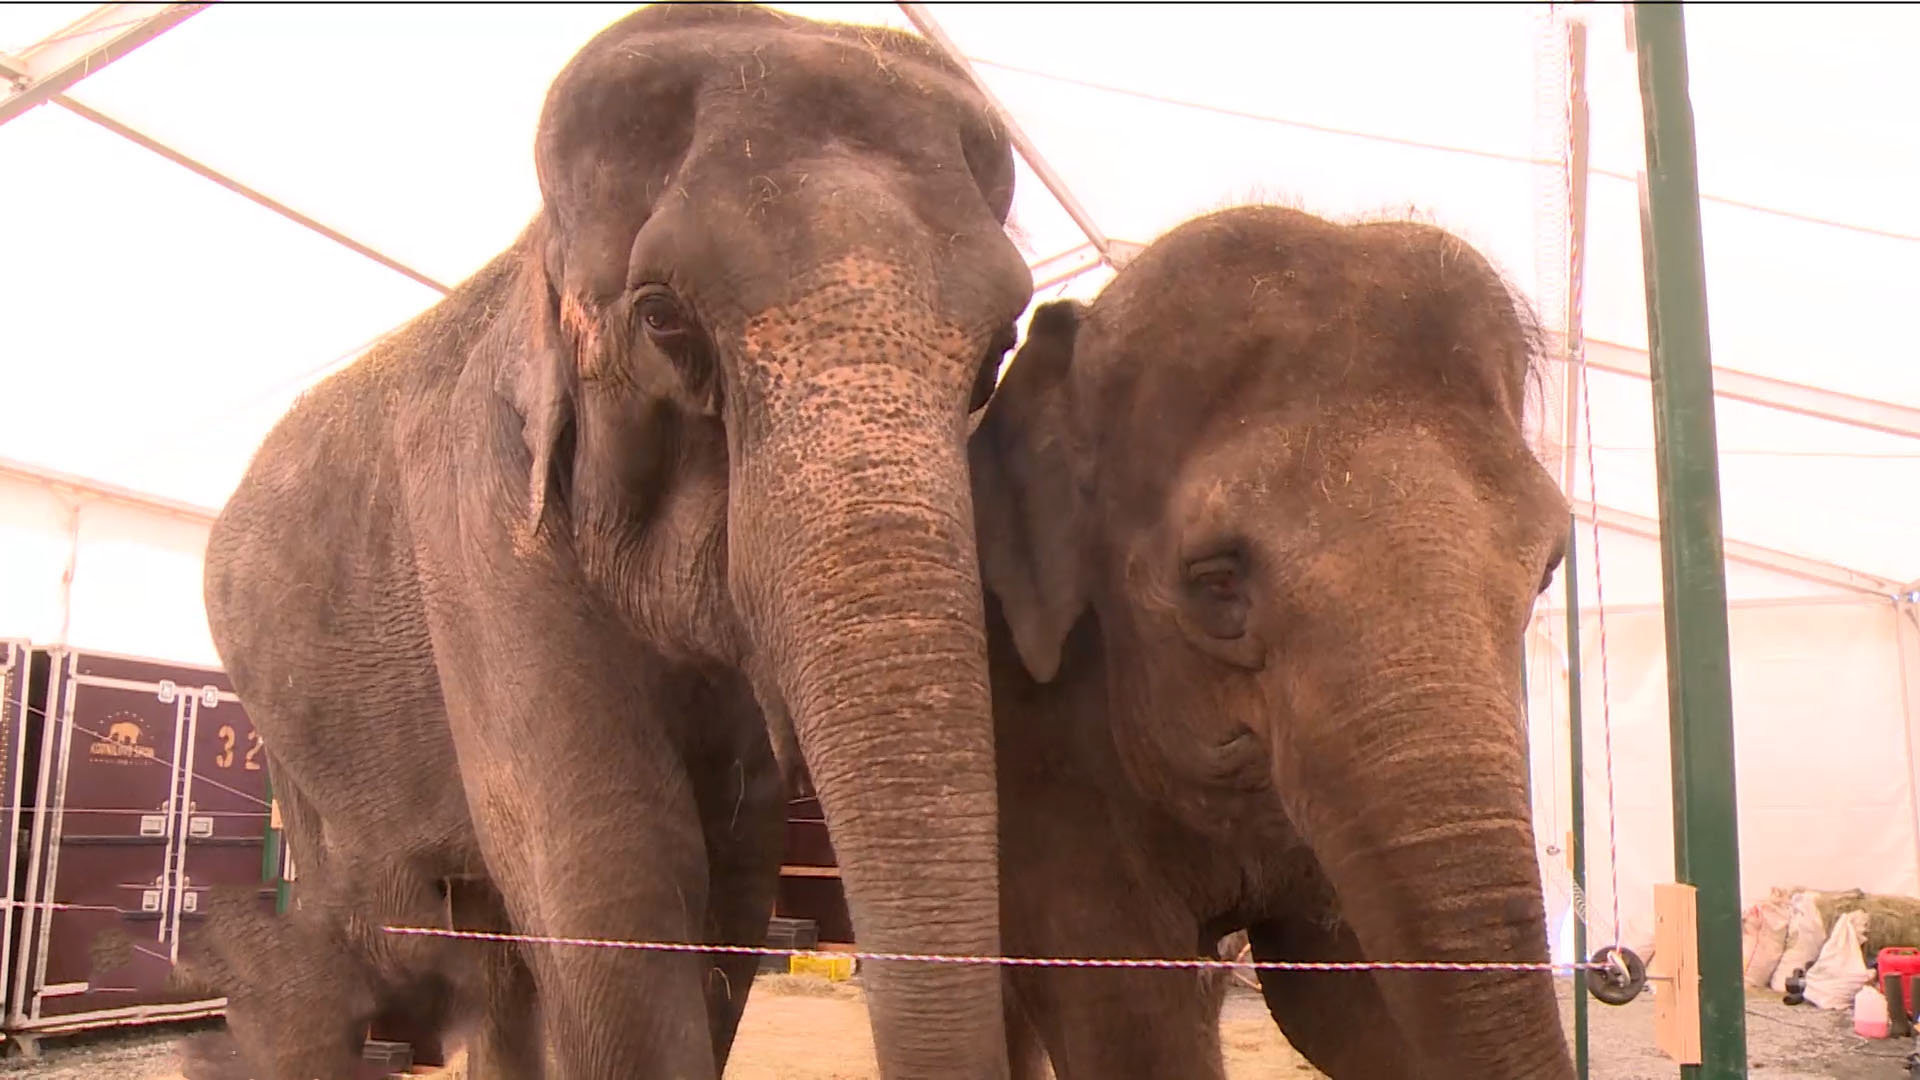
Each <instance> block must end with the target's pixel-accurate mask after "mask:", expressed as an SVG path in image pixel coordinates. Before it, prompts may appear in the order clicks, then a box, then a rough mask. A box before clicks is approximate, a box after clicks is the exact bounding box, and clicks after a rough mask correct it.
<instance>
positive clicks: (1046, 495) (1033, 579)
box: [969, 300, 1089, 683]
mask: <svg viewBox="0 0 1920 1080" xmlns="http://www.w3.org/2000/svg"><path fill="white" fill-rule="evenodd" d="M1084 311H1085V308H1084V306H1083V305H1081V304H1080V303H1078V302H1077V301H1073V300H1063V301H1057V302H1054V303H1051V304H1046V305H1043V306H1042V307H1040V308H1039V309H1038V310H1036V311H1035V312H1034V313H1033V318H1032V320H1031V321H1030V322H1029V323H1028V326H1027V341H1026V344H1024V345H1022V346H1021V347H1020V351H1019V352H1018V353H1016V354H1015V355H1014V358H1013V363H1012V366H1011V367H1009V368H1008V370H1007V374H1006V377H1005V378H1004V379H1002V380H1001V382H1000V387H999V389H998V390H996V391H995V392H994V396H993V400H992V402H991V403H990V404H989V405H988V406H987V416H986V418H985V419H984V420H982V421H981V424H980V429H979V431H977V432H976V433H975V435H974V437H973V440H972V443H971V445H970V447H969V455H970V457H971V468H972V472H973V505H974V517H975V522H976V525H977V528H978V530H979V535H980V574H981V577H982V579H983V580H984V582H985V584H986V587H987V588H988V589H990V590H992V592H993V594H994V596H995V597H996V598H997V599H998V600H999V601H1000V608H1001V611H1002V612H1003V613H1004V614H1005V616H1006V619H1007V624H1008V626H1009V628H1010V629H1011V630H1012V631H1013V640H1014V646H1015V648H1017V649H1018V650H1019V653H1020V661H1021V663H1023V664H1024V665H1026V669H1027V672H1028V673H1029V674H1030V675H1032V676H1033V677H1034V678H1035V679H1037V680H1039V681H1040V682H1043V683H1044V682H1050V681H1052V679H1053V677H1054V676H1055V675H1056V674H1058V672H1059V669H1060V651H1061V648H1062V647H1063V646H1064V644H1065V642H1066V638H1067V633H1068V631H1070V630H1072V629H1073V624H1074V622H1075V621H1076V620H1077V619H1078V618H1079V617H1080V612H1081V610H1082V609H1083V608H1085V607H1086V605H1087V601H1088V590H1087V587H1086V555H1085V550H1084V549H1085V540H1086V536H1087V528H1086V526H1087V519H1088V514H1089V510H1088V505H1087V497H1086V494H1085V489H1084V485H1083V484H1082V483H1081V479H1080V473H1081V467H1082V463H1081V461H1080V460H1079V457H1078V455H1077V454H1076V453H1075V452H1074V436H1073V433H1074V430H1075V424H1074V417H1073V415H1072V400H1071V397H1072V394H1071V388H1072V380H1071V379H1070V378H1069V376H1070V375H1071V372H1072V368H1073V349H1074V339H1075V337H1076V336H1077V335H1078V332H1079V328H1080V319H1081V316H1082V314H1083V313H1084Z"/></svg>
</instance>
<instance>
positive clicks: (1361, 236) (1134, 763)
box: [972, 207, 1571, 1078]
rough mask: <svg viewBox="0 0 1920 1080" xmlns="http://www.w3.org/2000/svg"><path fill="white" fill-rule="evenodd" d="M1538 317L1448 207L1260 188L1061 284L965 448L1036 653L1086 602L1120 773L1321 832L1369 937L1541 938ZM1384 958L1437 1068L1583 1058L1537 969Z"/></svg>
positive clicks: (1545, 546)
mask: <svg viewBox="0 0 1920 1080" xmlns="http://www.w3.org/2000/svg"><path fill="white" fill-rule="evenodd" d="M1536 342H1537V332H1536V331H1535V329H1534V327H1533V324H1532V322H1531V321H1530V319H1529V317H1528V315H1527V312H1526V308H1525V306H1524V304H1523V303H1522V302H1521V301H1520V300H1519V299H1517V298H1516V297H1515V295H1514V294H1513V293H1512V292H1511V291H1510V290H1509V288H1508V287H1507V286H1506V284H1505V283H1504V282H1503V281H1502V279H1501V278H1500V277H1499V275H1498V274H1497V273H1496V272H1495V271H1494V270H1493V268H1492V267H1491V266H1490V265H1489V264H1488V263H1487V262H1486V260H1485V259H1483V258H1482V257H1481V256H1480V255H1479V254H1478V253H1476V252H1475V251H1474V250H1473V249H1472V248H1470V247H1469V246H1468V245H1467V244H1465V243H1463V242H1462V241H1460V240H1459V239H1457V238H1455V237H1454V236H1451V235H1449V234H1447V233H1446V232H1443V231H1441V230H1439V229H1436V228H1432V227H1428V226H1424V225H1417V224H1408V223H1374V224H1363V225H1351V226H1348V225H1338V224H1333V223H1329V222H1326V221H1324V220H1321V219H1319V218H1315V217H1312V216H1310V215H1307V214H1303V213H1299V212H1296V211H1292V210H1286V209H1279V208H1273V207H1241V208H1236V209H1232V210H1226V211H1222V212H1219V213H1215V214H1212V215H1209V216H1206V217H1202V218H1198V219H1195V220H1193V221H1191V222H1188V223H1186V224H1184V225H1182V226H1180V227H1178V228H1176V229H1175V230H1173V231H1172V232H1170V233H1169V234H1167V235H1166V236H1164V237H1163V238H1161V239H1160V240H1159V241H1157V242H1156V243H1154V244H1153V245H1152V246H1150V247H1149V248H1148V249H1147V250H1146V251H1145V252H1144V253H1143V254H1141V255H1140V256H1139V257H1138V258H1137V259H1136V260H1135V261H1134V262H1133V263H1131V264H1129V265H1128V266H1127V267H1126V268H1125V269H1124V270H1123V271H1121V272H1120V274H1119V275H1118V276H1117V277H1116V278H1115V279H1114V281H1113V282H1112V283H1111V284H1110V285H1109V286H1108V287H1107V288H1106V290H1105V291H1104V292H1103V293H1102V294H1101V295H1100V296H1099V298H1098V299H1097V300H1096V301H1095V302H1094V303H1093V304H1092V305H1091V306H1082V305H1079V304H1076V303H1072V302H1066V303H1056V304H1050V305H1047V306H1045V307H1042V308H1041V309H1039V310H1038V311H1037V312H1036V313H1035V316H1034V318H1033V320H1032V324H1031V328H1030V330H1029V337H1028V341H1027V343H1026V344H1025V345H1024V346H1023V347H1022V349H1021V351H1020V353H1019V355H1018V356H1017V357H1016V359H1015V360H1014V362H1013V364H1012V365H1011V367H1010V368H1009V370H1008V373H1007V375H1006V377H1005V380H1004V381H1003V382H1002V384H1001V386H1000V389H999V390H998V392H997V393H996V395H995V398H994V402H993V404H992V406H991V407H990V408H989V410H988V414H987V416H986V418H985V419H984V421H983V422H982V424H981V427H980V431H979V434H978V436H977V437H976V440H975V443H974V446H973V450H972V453H973V467H974V472H975V502H976V507H977V510H978V513H979V519H980V529H981V541H980V543H981V564H982V567H983V573H984V575H985V577H986V581H987V585H988V588H989V589H990V591H991V592H992V593H993V595H994V596H995V598H996V600H997V601H998V604H999V607H1000V610H1001V611H1002V612H1003V613H1004V617H1005V621H1006V624H1007V627H1008V629H1009V632H1010V634H1011V637H1012V639H1013V643H1014V645H1015V646H1016V648H1017V650H1018V654H1019V656H1020V658H1021V660H1022V662H1023V663H1024V665H1025V666H1026V668H1027V669H1028V671H1029V672H1030V673H1031V675H1032V676H1033V677H1034V678H1036V679H1038V680H1040V681H1042V682H1047V681H1050V680H1053V679H1054V678H1055V677H1056V676H1057V675H1058V674H1059V670H1058V669H1059V667H1060V664H1061V657H1062V644H1063V641H1064V640H1065V639H1066V638H1067V636H1068V634H1069V631H1071V630H1073V629H1074V628H1075V627H1076V626H1077V625H1079V624H1081V622H1082V621H1083V620H1086V619H1093V620H1096V621H1097V626H1098V629H1099V639H1100V641H1101V642H1102V645H1101V648H1102V649H1103V650H1104V657H1105V663H1104V668H1105V671H1106V676H1105V678H1106V686H1107V693H1106V701H1107V702H1108V709H1109V716H1110V721H1109V722H1110V724H1111V727H1112V732H1113V737H1114V744H1115V747H1116V749H1117V750H1118V752H1119V755H1120V759H1121V763H1122V767H1123V768H1124V771H1125V773H1126V781H1127V782H1128V783H1130V784H1131V785H1132V786H1133V787H1134V788H1135V789H1136V790H1138V791H1139V792H1141V793H1142V794H1144V795H1145V796H1146V797H1148V798H1149V799H1151V800H1153V801H1154V802H1156V803H1157V804H1159V805H1161V806H1163V807H1165V808H1166V809H1168V810H1169V811H1170V812H1172V813H1173V814H1175V815H1176V816H1177V817H1178V818H1180V819H1181V820H1183V821H1184V822H1185V823H1186V824H1187V825H1188V826H1189V827H1191V828H1193V829H1196V830H1199V831H1201V832H1203V833H1206V834H1208V835H1209V836H1211V837H1214V838H1216V839H1221V840H1222V841H1223V842H1224V843H1227V844H1228V845H1237V847H1236V850H1242V851H1244V850H1246V849H1247V848H1249V847H1258V846H1259V845H1262V844H1267V845H1271V844H1273V843H1274V842H1275V841H1274V840H1273V838H1274V837H1275V836H1276V835H1286V836H1292V837H1297V838H1299V839H1301V840H1304V841H1305V843H1306V844H1307V845H1308V846H1309V847H1310V848H1311V850H1312V852H1313V854H1314V856H1315V857H1316V859H1317V860H1318V862H1319V864H1320V866H1321V868H1322V869H1323V871H1324V873H1325V875H1326V878H1327V880H1328V881H1329V882H1330V883H1331V884H1332V886H1333V887H1334V889H1335V891H1336V892H1337V894H1338V903H1339V906H1340V911H1341V914H1342V915H1343V916H1344V918H1345V919H1346V921H1347V922H1348V923H1349V924H1350V925H1351V927H1352V929H1353V930H1354V932H1355V934H1356V936H1357V938H1358V940H1359V943H1360V946H1361V948H1362V950H1363V952H1364V954H1365V955H1366V956H1367V957H1369V958H1370V959H1375V960H1399V961H1473V960H1499V961H1545V960H1546V959H1547V946H1546V938H1545V927H1544V923H1545V920H1544V914H1543V901H1542V897H1541V884H1540V878H1539V870H1538V865H1537V863H1536V860H1535V855H1534V846H1533V842H1532V831H1531V822H1530V818H1529V802H1528V798H1527V768H1528V765H1527V754H1526V747H1525V735H1524V729H1523V726H1522V724H1521V722H1520V716H1519V708H1520V686H1519V680H1520V678H1521V667H1522V665H1521V662H1520V658H1521V650H1522V635H1523V630H1524V624H1525V621H1526V619H1527V618H1528V615H1529V612H1530V609H1531V605H1532V602H1533V600H1534V599H1535V597H1536V596H1537V595H1538V593H1539V592H1540V591H1541V589H1542V588H1544V585H1545V582H1546V580H1547V579H1548V577H1549V575H1550V574H1551V573H1552V572H1553V570H1554V568H1555V566H1556V564H1557V562H1558V560H1559V559H1560V557H1561V554H1562V551H1563V545H1564V543H1565V542H1566V539H1567V505H1566V503H1565V501H1564V499H1563V498H1562V497H1561V495H1560V493H1559V491H1558V489H1557V488H1556V486H1555V485H1554V483H1553V482H1552V480H1551V478H1550V477H1549V476H1548V475H1547V473H1546V472H1545V470H1544V469H1543V468H1542V467H1541V466H1540V465H1539V464H1538V463H1537V461H1536V459H1535V458H1534V457H1533V456H1532V454H1531V452H1530V451H1529V449H1528V446H1527V443H1526V440H1525V438H1524V436H1523V433H1522V408H1523V400H1524V394H1525V391H1526V388H1527V385H1528V379H1529V377H1530V374H1531V365H1532V362H1533V358H1534V357H1535V356H1536V355H1537V349H1536ZM1255 854H1256V855H1259V854H1260V853H1259V852H1255ZM1268 854H1277V852H1268ZM1380 983H1381V989H1382V992H1383V993H1384V994H1385V995H1386V999H1387V1004H1388V1007H1389V1009H1390V1011H1391V1013H1392V1015H1393V1016H1394V1018H1395V1022H1396V1023H1397V1024H1398V1026H1400V1027H1401V1028H1402V1029H1403V1030H1404V1032H1405V1033H1406V1035H1407V1037H1408V1038H1409V1040H1410V1041H1411V1044H1412V1046H1413V1047H1414V1048H1416V1050H1417V1052H1418V1053H1419V1054H1420V1055H1421V1056H1422V1057H1423V1058H1424V1060H1425V1061H1426V1062H1427V1063H1428V1064H1429V1065H1430V1066H1431V1067H1433V1068H1435V1069H1436V1070H1437V1072H1435V1075H1463V1076H1464V1075H1474V1076H1480V1077H1516V1078H1517V1077H1530V1078H1533V1077H1550V1076H1570V1075H1571V1065H1570V1062H1569V1061H1568V1060H1567V1052H1566V1047H1565V1040H1564V1037H1563V1035H1562V1033H1561V1028H1560V1023H1559V1017H1558V1011H1557V1007H1556V1004H1555V995H1554V990H1553V986H1552V983H1551V977H1550V975H1549V974H1547V973H1546V972H1544V971H1537V972H1536V971H1528V972H1523V973H1519V974H1512V973H1503V972H1475V973H1460V974H1455V973H1418V974H1401V975H1393V976H1382V977H1381V978H1380Z"/></svg>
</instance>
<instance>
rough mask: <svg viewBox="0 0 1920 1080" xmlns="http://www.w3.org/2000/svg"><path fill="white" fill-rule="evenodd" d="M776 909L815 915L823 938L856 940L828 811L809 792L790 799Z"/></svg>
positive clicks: (809, 916)
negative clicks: (830, 829) (835, 853)
mask: <svg viewBox="0 0 1920 1080" xmlns="http://www.w3.org/2000/svg"><path fill="white" fill-rule="evenodd" d="M773 912H774V914H775V915H779V916H782V917H784V918H789V919H812V920H813V922H814V925H815V926H817V927H818V928H819V932H820V940H821V941H823V942H832V943H834V944H851V943H852V942H853V920H852V918H851V917H850V916H849V915H848V914H847V896H846V892H845V890H844V888H843V887H842V886H841V884H840V864H839V860H838V859H837V858H836V857H835V856H834V853H833V840H832V838H831V837H829V836H828V835H827V818H826V814H825V813H824V812H822V811H821V809H820V800H819V799H818V798H816V797H814V796H813V795H812V794H810V793H802V794H799V795H795V796H791V797H789V798H788V799H787V831H786V850H785V854H784V855H783V856H782V857H781V859H780V891H779V892H778V893H777V894H776V895H775V899H774V905H773Z"/></svg>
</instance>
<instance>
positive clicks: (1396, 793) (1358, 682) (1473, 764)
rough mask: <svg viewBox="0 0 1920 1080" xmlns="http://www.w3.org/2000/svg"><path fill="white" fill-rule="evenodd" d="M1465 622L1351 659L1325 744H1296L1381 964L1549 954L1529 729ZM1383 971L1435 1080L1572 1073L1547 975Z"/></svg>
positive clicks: (1348, 901) (1331, 707)
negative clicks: (1472, 644)
mask: <svg viewBox="0 0 1920 1080" xmlns="http://www.w3.org/2000/svg"><path fill="white" fill-rule="evenodd" d="M1453 610H1455V611H1457V610H1459V609H1458V608H1454V609H1453ZM1405 618H1406V616H1405V614H1404V611H1403V612H1402V613H1401V615H1400V616H1399V617H1398V619H1397V620H1395V621H1393V622H1388V623H1386V625H1399V626H1402V627H1404V625H1405ZM1469 621H1471V620H1469ZM1376 625H1378V624H1376ZM1459 629H1460V624H1459V623H1455V624H1454V625H1453V627H1452V628H1451V630H1450V629H1449V628H1448V627H1447V626H1445V625H1436V626H1435V627H1434V628H1433V632H1432V633H1431V634H1428V635H1426V636H1427V638H1428V640H1426V641H1423V642H1422V643H1421V644H1419V645H1418V646H1416V647H1415V648H1414V649H1412V650H1408V649H1407V648H1406V647H1405V644H1404V641H1403V642H1401V643H1400V647H1399V649H1398V651H1397V653H1396V651H1395V650H1394V648H1393V647H1392V646H1383V647H1381V648H1378V649H1364V648H1363V649H1357V650H1352V651H1350V652H1349V653H1348V656H1349V657H1350V658H1358V659H1350V660H1349V669H1348V670H1346V671H1344V672H1340V673H1339V674H1337V675H1336V678H1337V680H1338V684H1337V685H1338V686H1339V687H1340V690H1338V691H1335V692H1333V693H1331V694H1328V695H1326V696H1325V697H1324V698H1323V702H1324V705H1325V711H1324V712H1322V713H1321V714H1320V715H1321V716H1322V720H1321V721H1318V722H1316V723H1315V724H1314V725H1313V727H1314V736H1313V737H1310V738H1305V739H1301V740H1297V741H1296V743H1295V745H1294V746H1293V747H1292V755H1291V756H1292V757H1293V761H1292V762H1291V764H1292V766H1293V768H1292V769H1289V770H1288V771H1290V772H1294V773H1295V775H1296V777H1298V778H1299V779H1296V781H1295V783H1294V784H1293V785H1292V786H1293V788H1294V790H1296V791H1298V790H1313V791H1314V792H1316V795H1315V796H1314V797H1313V798H1312V799H1310V800H1306V799H1302V800H1294V801H1293V802H1294V805H1290V806H1289V811H1290V812H1291V813H1293V815H1294V816H1295V819H1296V820H1297V821H1299V822H1300V824H1301V825H1302V828H1303V830H1304V831H1305V832H1306V833H1307V834H1308V837H1309V839H1310V841H1311V842H1312V844H1313V847H1314V849H1315V850H1316V851H1317V852H1318V853H1319V854H1320V857H1321V862H1322V865H1323V867H1324V868H1325V870H1326V872H1327V875H1328V877H1329V879H1330V880H1331V881H1332V883H1333V885H1334V888H1335V890H1336V891H1337V893H1338V894H1339V896H1340V897H1341V905H1342V911H1343V914H1344V915H1345V917H1346V919H1347V921H1348V923H1349V924H1350V925H1351V926H1352V927H1353V929H1354V931H1355V933H1356V935H1357V936H1358V938H1359V941H1360V945H1361V948H1362V951H1363V953H1364V954H1365V955H1366V956H1367V958H1368V959H1371V960H1399V961H1449V962H1460V961H1465V962H1474V961H1499V962H1515V961H1518V962H1527V963H1542V964H1544V963H1545V962H1546V961H1547V960H1548V958H1549V957H1548V949H1547V940H1546V916H1545V908H1544V903H1543V900H1542V897H1541V889H1540V872H1539V865H1538V863H1537V862H1536V860H1535V857H1534V844H1533V833H1532V825H1531V820H1530V817H1529V803H1528V800H1527V757H1526V748H1525V746H1524V743H1523V738H1524V736H1523V735H1522V733H1521V731H1520V729H1519V728H1518V726H1517V725H1516V724H1515V723H1514V718H1513V710H1514V698H1513V696H1512V695H1511V694H1509V693H1507V692H1506V690H1505V683H1506V681H1507V676H1506V675H1505V673H1504V672H1503V670H1502V669H1501V668H1499V667H1497V666H1496V665H1495V663H1494V662H1493V660H1492V658H1491V657H1488V658H1485V659H1484V660H1483V659H1482V658H1479V657H1477V656H1469V655H1464V654H1466V653H1471V652H1476V651H1477V650H1474V649H1449V648H1448V645H1447V643H1448V642H1449V641H1452V642H1461V643H1464V642H1466V641H1473V640H1478V638H1477V636H1476V635H1471V634H1469V635H1460V634H1457V633H1455V632H1453V631H1458V630H1459ZM1410 653H1411V655H1410ZM1443 654H1445V655H1443ZM1509 666H1510V665H1509ZM1355 667H1358V668H1364V670H1355ZM1336 670H1337V669H1336ZM1315 696H1319V695H1315ZM1306 776H1311V777H1312V780H1311V781H1305V780H1304V778H1305V777H1306ZM1309 784H1310V787H1309ZM1376 977H1377V978H1378V979H1379V980H1380V986H1381V989H1382V992H1383V994H1384V995H1385V997H1386V1000H1387V1004H1388V1008H1389V1009H1390V1011H1391V1012H1392V1014H1393V1015H1394V1017H1395V1018H1396V1019H1397V1020H1398V1022H1399V1024H1400V1026H1401V1028H1402V1029H1403V1030H1404V1031H1405V1032H1406V1034H1407V1035H1408V1036H1409V1039H1410V1041H1411V1043H1412V1045H1413V1046H1414V1047H1415V1048H1416V1050H1417V1052H1418V1054H1419V1055H1420V1057H1421V1059H1422V1062H1423V1064H1424V1066H1425V1068H1426V1069H1428V1070H1430V1071H1431V1075H1434V1076H1469V1075H1471V1076H1476V1077H1485V1078H1488V1080H1498V1078H1513V1080H1520V1078H1528V1080H1556V1078H1570V1077H1572V1075H1573V1067H1572V1062H1571V1060H1570V1059H1569V1057H1568V1052H1567V1046H1566V1039H1565V1035H1564V1033H1563V1031H1562V1029H1561V1026H1560V1014H1559V1005H1558V1001H1557V997H1556V995H1555V992H1554V986H1553V976H1552V974H1551V973H1549V972H1548V971H1545V970H1538V971H1523V972H1512V971H1497V970H1481V971H1460V972H1453V971H1446V972H1405V973H1394V972H1382V973H1377V974H1376Z"/></svg>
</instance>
